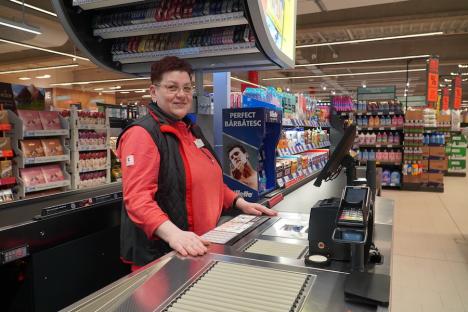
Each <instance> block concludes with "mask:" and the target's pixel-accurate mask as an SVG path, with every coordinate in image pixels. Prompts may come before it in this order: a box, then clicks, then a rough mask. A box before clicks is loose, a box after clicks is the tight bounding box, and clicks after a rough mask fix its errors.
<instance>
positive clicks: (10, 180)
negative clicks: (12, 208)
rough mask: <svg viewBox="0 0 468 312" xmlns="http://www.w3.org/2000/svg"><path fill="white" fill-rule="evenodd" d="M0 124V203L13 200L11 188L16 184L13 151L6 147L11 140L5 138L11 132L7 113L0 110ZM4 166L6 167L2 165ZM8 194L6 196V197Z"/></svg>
mask: <svg viewBox="0 0 468 312" xmlns="http://www.w3.org/2000/svg"><path fill="white" fill-rule="evenodd" d="M0 115H1V122H0V133H1V140H2V145H3V146H2V147H0V158H1V161H0V171H1V176H0V202H2V203H3V202H8V201H12V200H13V191H12V190H11V188H12V187H13V186H14V185H15V184H16V178H15V177H14V176H13V171H12V162H11V159H12V158H13V156H14V154H13V149H12V147H11V146H7V145H8V142H10V145H11V140H9V138H8V137H7V136H6V133H7V132H8V131H11V128H12V127H11V123H10V121H9V118H8V115H9V113H8V111H6V110H0ZM4 164H6V166H5V165H4ZM7 194H8V196H7Z"/></svg>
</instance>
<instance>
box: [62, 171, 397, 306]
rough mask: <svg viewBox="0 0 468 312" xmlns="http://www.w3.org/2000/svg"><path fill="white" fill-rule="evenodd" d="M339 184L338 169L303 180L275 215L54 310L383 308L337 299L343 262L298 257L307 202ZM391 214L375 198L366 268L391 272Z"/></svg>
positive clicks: (334, 191) (346, 267)
mask: <svg viewBox="0 0 468 312" xmlns="http://www.w3.org/2000/svg"><path fill="white" fill-rule="evenodd" d="M345 185H346V177H345V176H344V175H343V174H341V175H340V176H339V177H338V178H337V179H335V180H333V181H330V182H326V183H324V184H323V185H322V186H321V187H320V188H316V187H314V186H313V184H312V183H308V184H305V185H303V186H302V187H300V188H299V189H297V190H295V191H294V192H292V193H290V194H288V195H287V196H286V197H285V198H284V200H282V201H281V202H280V203H278V204H277V205H276V206H275V207H274V209H275V210H277V211H279V216H278V217H274V218H268V217H256V218H255V219H250V220H243V221H245V223H246V224H247V223H249V224H250V225H251V226H245V227H244V228H243V229H241V230H240V233H238V234H237V235H234V236H233V237H230V238H227V240H226V243H225V244H212V245H211V246H210V248H209V252H208V253H207V254H206V255H204V256H202V257H197V258H192V257H186V258H183V257H180V256H179V255H177V254H176V253H175V252H172V253H169V254H167V255H166V256H164V257H162V258H160V259H158V260H156V261H154V262H152V263H150V264H148V265H147V266H145V267H144V268H142V269H141V270H139V271H137V272H134V273H132V274H130V275H128V276H125V277H123V278H121V279H119V280H118V281H116V282H114V283H112V284H110V285H108V286H106V287H105V288H103V289H101V290H99V291H97V292H95V293H94V294H92V295H90V296H88V297H86V298H84V299H82V300H80V301H78V302H76V303H75V304H73V305H71V306H69V307H67V308H65V309H63V310H62V311H70V312H71V311H74V312H78V311H79V312H88V311H89V312H90V311H98V310H99V311H127V312H130V311H135V312H136V311H158V312H159V311H168V312H169V311H171V312H172V311H173V312H177V311H179V312H183V311H192V312H193V311H207V312H210V311H213V312H214V311H216V312H219V311H245V312H249V311H252V312H256V311H297V312H299V311H302V312H309V311H310V312H312V311H387V308H386V307H383V306H377V307H375V306H371V305H362V304H356V303H351V302H348V301H346V300H345V297H344V296H345V295H344V288H345V284H346V280H347V277H348V275H350V272H351V267H350V262H343V261H331V263H330V264H328V265H325V266H323V265H316V266H314V265H306V264H305V262H304V256H305V255H306V253H307V252H308V251H307V249H308V245H309V242H308V239H307V234H306V228H307V226H308V224H309V220H308V218H309V213H310V209H311V207H313V206H314V204H315V203H316V202H317V201H318V200H321V199H324V198H327V197H340V196H341V192H342V190H343V187H344V186H345ZM238 218H239V217H238ZM241 218H242V217H241ZM392 220H393V201H391V200H388V199H384V198H376V202H375V220H374V221H375V226H374V229H375V235H374V242H375V245H376V246H377V247H378V248H379V250H380V253H381V255H382V259H383V261H382V264H375V265H367V267H366V269H367V272H371V273H374V272H375V273H380V274H386V275H390V273H391V271H390V268H391V242H392ZM229 222H231V221H228V222H226V223H225V224H222V225H221V226H220V227H218V228H217V229H223V227H224V228H229V227H230V224H229ZM231 225H232V224H231ZM215 231H216V229H215ZM218 239H222V238H218Z"/></svg>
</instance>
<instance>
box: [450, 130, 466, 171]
mask: <svg viewBox="0 0 468 312" xmlns="http://www.w3.org/2000/svg"><path fill="white" fill-rule="evenodd" d="M466 148H467V141H466V138H465V136H464V135H463V134H461V132H460V131H454V132H452V135H451V138H450V142H449V143H448V144H447V146H446V149H445V152H446V154H447V157H448V169H447V173H446V174H445V175H446V176H452V177H453V176H455V177H466Z"/></svg>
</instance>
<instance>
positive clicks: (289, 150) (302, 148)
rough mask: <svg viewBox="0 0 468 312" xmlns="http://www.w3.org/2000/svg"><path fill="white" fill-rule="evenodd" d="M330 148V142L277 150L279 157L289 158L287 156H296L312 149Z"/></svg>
mask: <svg viewBox="0 0 468 312" xmlns="http://www.w3.org/2000/svg"><path fill="white" fill-rule="evenodd" d="M329 146H330V142H323V143H322V144H320V145H315V144H307V145H299V146H296V147H291V148H277V149H276V150H277V151H278V155H279V156H287V155H294V154H298V153H302V152H306V151H309V150H312V149H317V148H326V147H329Z"/></svg>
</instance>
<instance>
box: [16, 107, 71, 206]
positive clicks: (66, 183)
mask: <svg viewBox="0 0 468 312" xmlns="http://www.w3.org/2000/svg"><path fill="white" fill-rule="evenodd" d="M8 118H9V119H10V121H11V122H12V124H13V130H12V135H11V138H12V145H13V150H14V152H15V154H16V157H15V165H14V166H13V170H14V174H15V176H16V179H17V181H18V185H17V187H16V193H17V196H18V198H25V197H26V196H27V195H28V194H29V193H33V192H38V191H45V190H50V189H55V188H61V189H62V190H63V191H65V190H69V189H70V184H71V182H70V181H71V179H70V175H69V174H68V172H67V171H66V170H65V169H66V164H67V163H69V161H70V151H69V149H68V148H67V147H66V144H65V139H66V138H68V137H69V130H68V129H69V124H68V121H67V120H66V119H65V118H63V117H62V116H59V118H60V124H61V128H62V129H51V130H24V127H23V120H21V119H20V118H19V117H18V116H17V115H16V114H15V113H13V112H11V111H8ZM41 138H43V139H45V138H58V139H59V140H60V142H61V144H62V148H63V155H58V156H45V157H26V156H25V154H24V152H23V151H22V150H21V148H20V145H21V144H20V141H21V140H24V139H41ZM36 164H60V167H61V169H62V173H63V175H64V180H61V181H55V182H48V183H43V184H37V185H30V186H27V185H25V182H24V181H23V180H22V179H21V177H20V172H19V171H20V170H19V169H22V168H27V167H29V166H31V165H36Z"/></svg>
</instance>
